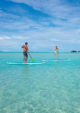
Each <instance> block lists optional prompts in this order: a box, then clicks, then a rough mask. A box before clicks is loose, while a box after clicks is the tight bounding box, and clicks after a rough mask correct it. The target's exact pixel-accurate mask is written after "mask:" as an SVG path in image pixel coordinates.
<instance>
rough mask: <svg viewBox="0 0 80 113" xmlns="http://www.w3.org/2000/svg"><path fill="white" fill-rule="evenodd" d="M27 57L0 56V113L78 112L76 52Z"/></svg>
mask: <svg viewBox="0 0 80 113" xmlns="http://www.w3.org/2000/svg"><path fill="white" fill-rule="evenodd" d="M31 56H32V57H33V58H34V62H33V63H41V64H32V65H31V64H27V65H24V64H8V63H22V62H23V54H22V53H0V113H80V53H59V54H58V56H57V60H56V61H55V60H54V53H31ZM28 62H29V63H32V61H31V58H30V57H29V58H28Z"/></svg>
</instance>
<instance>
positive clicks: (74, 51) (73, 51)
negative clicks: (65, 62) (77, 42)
mask: <svg viewBox="0 0 80 113" xmlns="http://www.w3.org/2000/svg"><path fill="white" fill-rule="evenodd" d="M71 52H72V53H76V52H80V51H77V50H72V51H71Z"/></svg>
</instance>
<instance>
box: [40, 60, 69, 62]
mask: <svg viewBox="0 0 80 113" xmlns="http://www.w3.org/2000/svg"><path fill="white" fill-rule="evenodd" d="M42 61H54V62H55V61H70V60H42Z"/></svg>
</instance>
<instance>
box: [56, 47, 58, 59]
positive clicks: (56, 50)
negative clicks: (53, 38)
mask: <svg viewBox="0 0 80 113" xmlns="http://www.w3.org/2000/svg"><path fill="white" fill-rule="evenodd" d="M57 53H58V46H56V47H55V60H56V56H57Z"/></svg>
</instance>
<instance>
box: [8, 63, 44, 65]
mask: <svg viewBox="0 0 80 113" xmlns="http://www.w3.org/2000/svg"><path fill="white" fill-rule="evenodd" d="M7 64H10V65H33V64H34V65H37V64H42V63H7Z"/></svg>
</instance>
